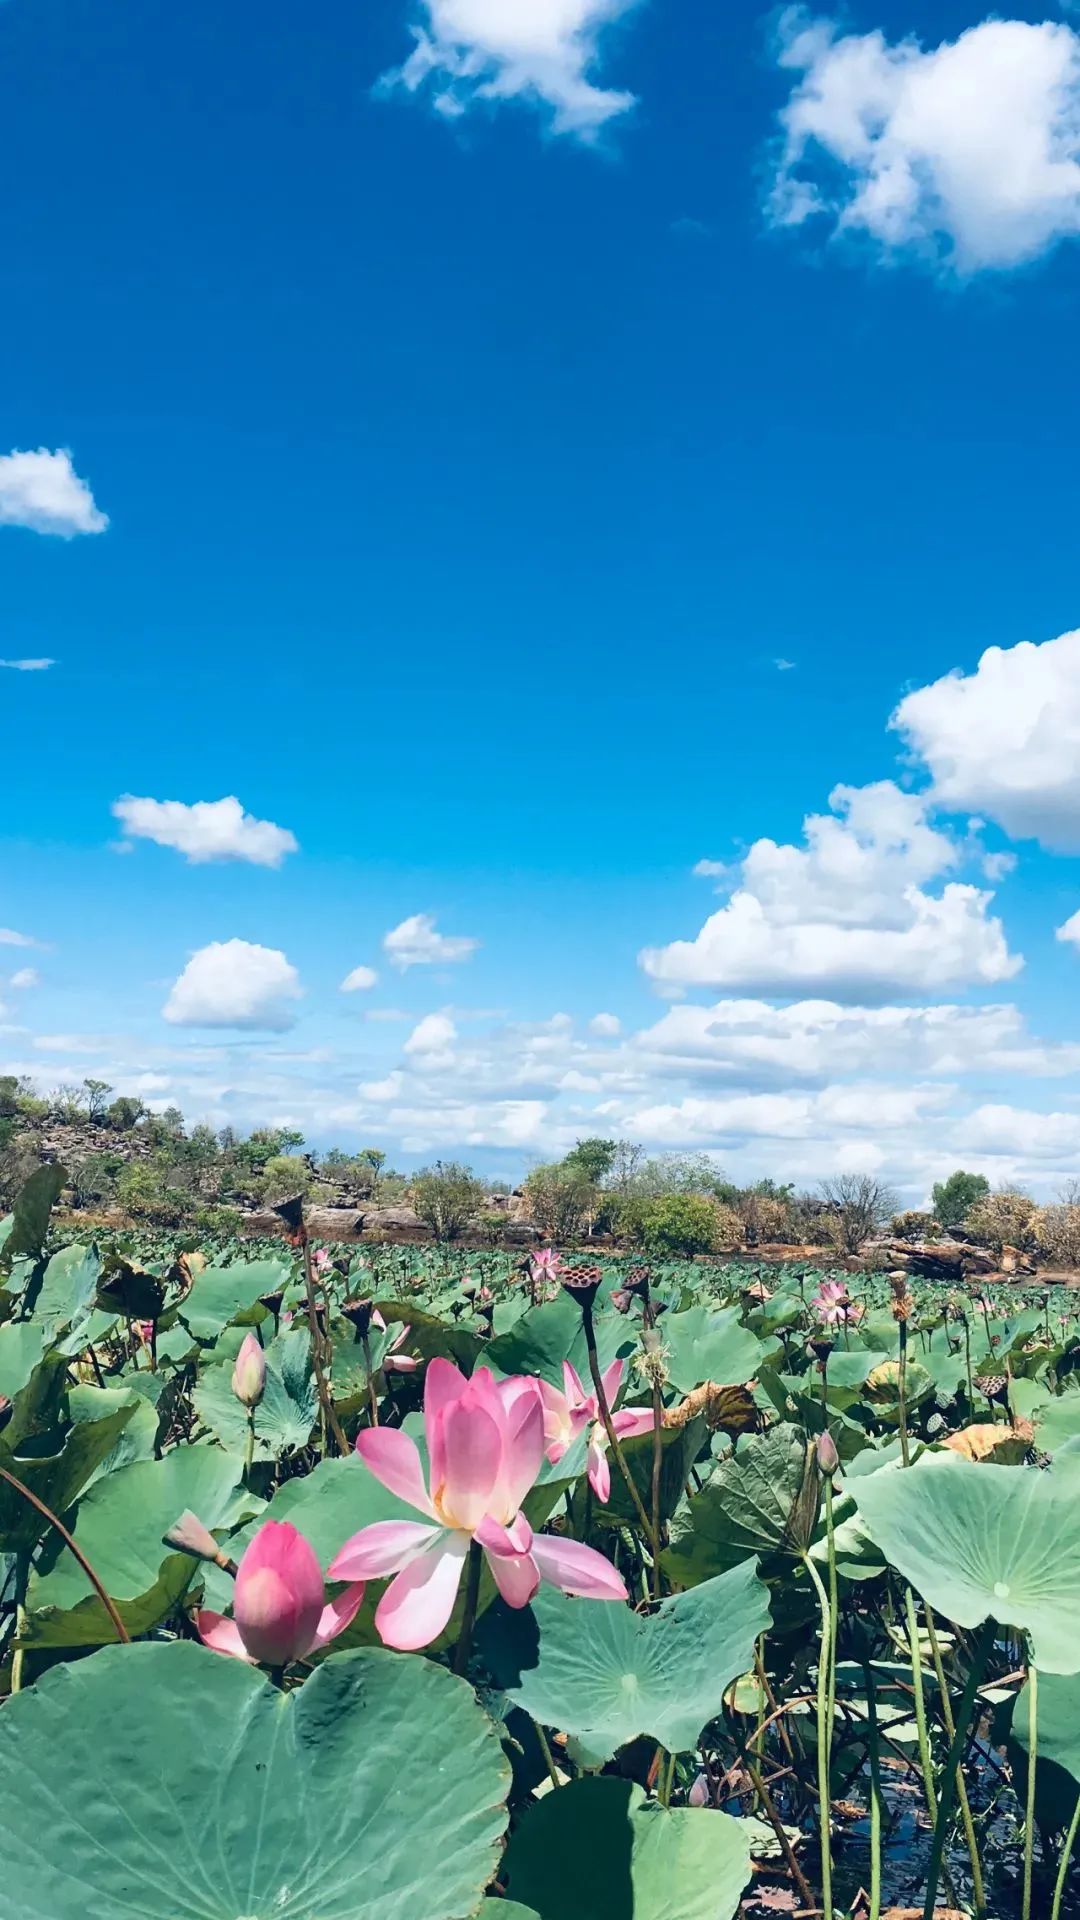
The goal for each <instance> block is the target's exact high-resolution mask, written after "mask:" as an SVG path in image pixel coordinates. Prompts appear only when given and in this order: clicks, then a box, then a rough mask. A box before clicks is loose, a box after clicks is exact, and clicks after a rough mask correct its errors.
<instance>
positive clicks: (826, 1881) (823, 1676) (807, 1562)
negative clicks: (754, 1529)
mask: <svg viewBox="0 0 1080 1920" xmlns="http://www.w3.org/2000/svg"><path fill="white" fill-rule="evenodd" d="M803 1564H804V1566H805V1567H806V1571H807V1573H808V1574H809V1575H810V1578H811V1580H812V1581H813V1583H814V1587H815V1589H816V1592H817V1599H818V1609H819V1611H820V1614H821V1638H820V1644H819V1647H818V1679H817V1762H818V1824H819V1827H820V1832H821V1901H822V1911H823V1914H824V1920H833V1902H832V1833H831V1813H830V1809H831V1804H832V1803H831V1796H830V1793H829V1681H830V1676H831V1670H832V1658H831V1651H832V1621H831V1618H830V1608H829V1596H828V1594H827V1593H826V1591H825V1588H824V1587H823V1586H822V1584H821V1575H820V1574H819V1572H818V1570H817V1568H816V1567H815V1565H814V1563H813V1561H812V1559H811V1558H810V1555H809V1554H808V1553H807V1554H804V1555H803Z"/></svg>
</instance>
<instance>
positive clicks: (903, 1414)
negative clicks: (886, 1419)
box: [896, 1320, 911, 1467]
mask: <svg viewBox="0 0 1080 1920" xmlns="http://www.w3.org/2000/svg"><path fill="white" fill-rule="evenodd" d="M896 1395H897V1400H898V1401H899V1407H900V1458H901V1460H902V1461H903V1463H904V1465H905V1467H909V1466H910V1465H911V1452H910V1449H909V1447H908V1430H907V1321H906V1320H901V1321H900V1366H899V1370H898V1373H897V1381H896Z"/></svg>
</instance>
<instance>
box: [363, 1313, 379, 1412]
mask: <svg viewBox="0 0 1080 1920" xmlns="http://www.w3.org/2000/svg"><path fill="white" fill-rule="evenodd" d="M361 1344H362V1346H363V1349H364V1367H365V1370H366V1372H367V1390H368V1414H369V1416H370V1419H371V1424H372V1426H373V1427H377V1426H378V1424H379V1396H378V1394H377V1393H376V1391H375V1376H374V1374H373V1373H372V1371H371V1335H370V1334H369V1333H367V1332H366V1331H365V1332H364V1333H363V1334H362V1335H361Z"/></svg>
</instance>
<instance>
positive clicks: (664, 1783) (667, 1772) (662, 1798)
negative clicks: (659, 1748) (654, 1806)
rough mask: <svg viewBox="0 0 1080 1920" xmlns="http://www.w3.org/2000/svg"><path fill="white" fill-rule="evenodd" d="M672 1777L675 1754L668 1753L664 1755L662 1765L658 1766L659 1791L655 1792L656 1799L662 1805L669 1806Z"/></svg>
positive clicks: (673, 1775) (673, 1776) (673, 1774)
mask: <svg viewBox="0 0 1080 1920" xmlns="http://www.w3.org/2000/svg"><path fill="white" fill-rule="evenodd" d="M674 1778H675V1755H674V1754H673V1753H668V1754H666V1755H665V1757H664V1762H663V1765H662V1766H661V1768H660V1791H659V1793H658V1794H657V1799H658V1800H659V1802H660V1805H661V1806H662V1807H670V1805H671V1787H672V1782H673V1780H674Z"/></svg>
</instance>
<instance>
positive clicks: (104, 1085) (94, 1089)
mask: <svg viewBox="0 0 1080 1920" xmlns="http://www.w3.org/2000/svg"><path fill="white" fill-rule="evenodd" d="M83 1087H84V1089H85V1092H86V1117H87V1119H88V1120H89V1121H90V1123H91V1125H92V1126H95V1127H96V1126H100V1124H101V1122H102V1120H104V1118H105V1109H106V1107H107V1106H108V1104H109V1095H110V1093H111V1092H112V1088H111V1087H110V1085H109V1083H108V1081H107V1080H84V1081H83Z"/></svg>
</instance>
